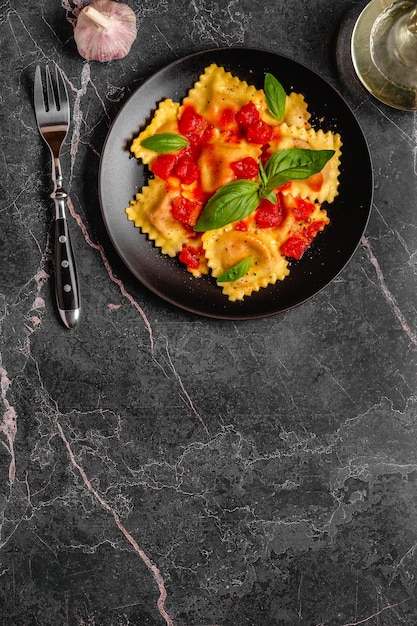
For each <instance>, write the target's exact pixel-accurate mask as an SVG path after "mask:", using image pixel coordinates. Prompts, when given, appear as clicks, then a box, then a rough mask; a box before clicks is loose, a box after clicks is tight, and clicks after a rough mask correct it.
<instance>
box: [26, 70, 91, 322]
mask: <svg viewBox="0 0 417 626" xmlns="http://www.w3.org/2000/svg"><path fill="white" fill-rule="evenodd" d="M45 85H46V88H45V89H44V87H43V81H42V75H41V69H40V67H39V65H38V66H37V67H36V71H35V85H34V104H35V115H36V122H37V124H38V128H39V131H40V134H41V135H42V137H43V139H44V140H45V142H46V143H47V145H48V146H49V148H50V151H51V155H52V182H53V184H54V190H53V192H52V193H51V198H52V199H53V200H54V202H55V235H54V259H55V295H56V301H57V306H58V311H59V315H60V317H61V320H62V321H63V323H64V324H65V326H66V327H67V328H71V329H72V328H75V327H76V325H77V324H78V321H79V317H80V312H81V308H80V293H79V287H78V280H77V272H76V267H75V260H74V255H73V252H72V245H71V240H70V233H69V228H68V222H67V218H66V214H65V199H66V198H67V197H68V194H67V193H66V191H65V190H64V189H63V187H62V170H61V163H60V160H59V156H60V151H61V146H62V144H63V142H64V141H65V138H66V136H67V133H68V129H69V125H70V113H69V103H68V93H67V89H66V87H65V83H64V80H63V78H62V74H61V71H60V70H59V69H58V67H57V66H55V79H54V78H53V76H52V73H51V72H50V70H49V67H48V66H46V67H45ZM44 94H45V96H46V97H45V96H44Z"/></svg>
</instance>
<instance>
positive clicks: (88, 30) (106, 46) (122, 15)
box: [74, 0, 137, 62]
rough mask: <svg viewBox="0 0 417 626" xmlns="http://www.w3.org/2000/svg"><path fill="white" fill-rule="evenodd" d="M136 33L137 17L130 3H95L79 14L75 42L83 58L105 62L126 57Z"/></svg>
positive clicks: (97, 0) (96, 0)
mask: <svg viewBox="0 0 417 626" xmlns="http://www.w3.org/2000/svg"><path fill="white" fill-rule="evenodd" d="M136 33H137V30H136V15H135V13H134V11H133V10H132V9H131V8H130V7H129V6H128V5H127V4H122V3H121V2H113V0H93V2H92V3H91V4H89V5H88V6H86V7H84V8H83V9H82V10H81V11H80V13H79V15H78V19H77V23H76V25H75V28H74V39H75V43H76V44H77V49H78V52H79V53H80V55H81V56H82V57H84V59H87V60H88V61H102V62H104V61H113V60H115V59H122V58H123V57H125V56H126V55H127V54H128V53H129V51H130V48H131V47H132V43H133V42H134V41H135V39H136Z"/></svg>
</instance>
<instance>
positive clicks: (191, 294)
mask: <svg viewBox="0 0 417 626" xmlns="http://www.w3.org/2000/svg"><path fill="white" fill-rule="evenodd" d="M210 63H217V64H218V65H222V66H223V67H224V68H225V69H226V70H228V71H230V72H232V73H233V74H235V75H237V76H238V77H239V78H241V79H243V80H246V81H247V82H249V83H251V84H254V85H256V86H257V87H258V88H262V87H263V81H264V75H265V72H271V73H272V74H274V75H275V76H276V77H277V78H278V80H279V81H280V82H281V83H282V85H283V86H284V88H285V90H286V91H287V92H289V91H295V92H298V93H302V94H304V96H305V98H306V101H307V103H308V105H309V111H310V113H312V124H313V126H316V127H320V128H322V129H323V130H332V131H337V132H339V133H340V134H341V136H342V141H343V147H342V159H341V172H340V187H339V196H338V197H337V198H336V200H335V201H334V202H333V203H332V204H331V205H329V207H328V213H329V217H330V219H331V224H330V225H329V226H327V227H326V229H325V231H324V232H323V233H320V234H319V235H318V236H317V237H316V239H315V241H314V243H313V245H312V247H311V248H310V250H308V251H307V253H305V254H304V256H303V258H302V259H301V260H300V261H297V262H293V263H292V264H291V268H290V269H291V272H290V275H289V276H288V277H287V278H286V279H285V280H284V281H282V282H279V283H277V284H275V285H271V286H269V287H267V288H264V289H261V290H260V291H259V292H257V293H254V294H252V295H251V296H250V297H247V298H245V300H243V301H242V302H230V301H229V300H228V299H227V297H226V296H224V295H223V294H222V292H221V289H220V288H219V287H217V286H216V284H215V282H214V280H213V279H211V278H208V277H203V278H201V279H196V278H194V277H193V276H191V275H190V274H189V273H188V272H187V271H186V269H185V268H184V266H183V265H181V264H180V263H179V262H178V261H177V260H176V259H171V258H170V257H167V256H166V255H163V254H161V252H160V251H159V249H157V248H155V247H154V246H153V244H152V243H151V242H150V241H149V240H148V239H147V237H146V236H145V235H142V234H141V232H140V231H139V229H137V228H135V227H134V225H133V223H132V222H130V221H129V220H128V219H127V217H126V214H125V208H126V207H127V206H128V205H129V202H130V200H131V199H132V198H133V197H134V194H135V193H136V191H137V190H139V189H140V188H141V186H142V185H143V184H145V183H146V179H145V176H144V168H143V167H142V166H141V165H139V164H138V162H137V161H136V159H134V158H130V153H129V147H130V145H131V142H132V139H133V138H134V137H135V136H136V135H137V134H138V133H139V131H140V130H141V129H143V128H144V126H145V125H146V124H147V122H148V121H149V119H150V116H151V114H152V112H153V111H154V109H155V108H156V106H157V105H158V103H159V102H160V101H161V100H163V99H164V98H172V99H173V100H174V101H176V102H180V101H181V100H182V98H183V97H184V96H185V95H186V94H187V92H188V90H189V89H190V88H191V87H192V85H193V84H194V82H195V81H196V80H197V79H198V77H199V76H200V74H201V73H202V72H203V70H204V68H205V67H206V66H207V65H209V64H210ZM99 194H100V202H101V208H102V213H103V218H104V221H105V224H106V227H107V230H108V233H109V235H110V238H111V240H112V242H113V244H114V246H115V248H116V250H117V252H118V254H119V255H120V257H121V258H122V260H123V261H124V263H125V264H126V265H127V267H128V268H129V269H130V271H131V272H132V273H133V274H134V275H135V276H136V278H138V279H139V280H140V281H141V282H142V283H143V284H144V285H146V287H148V288H149V289H150V290H151V291H153V292H154V293H156V294H158V295H159V296H160V297H161V298H163V299H164V300H166V301H168V302H170V303H172V304H174V305H176V306H178V307H180V308H182V309H185V310H187V311H191V312H192V313H196V314H198V315H204V316H207V317H215V318H222V319H250V318H256V317H264V316H268V315H273V314H276V313H279V312H282V311H285V310H287V309H289V308H291V307H294V306H295V305H298V304H300V303H302V302H304V301H305V300H307V299H308V298H311V297H312V296H313V295H315V294H317V293H318V292H319V291H320V290H321V289H322V288H323V287H325V286H326V285H328V284H329V283H330V282H331V281H332V280H333V279H334V278H335V277H336V276H337V275H338V274H339V272H340V271H341V270H342V269H343V267H344V266H345V265H346V263H347V262H348V261H349V259H350V258H351V256H352V254H353V253H354V252H355V250H356V248H357V246H358V244H359V241H360V239H361V236H362V234H363V232H364V230H365V228H366V224H367V222H368V218H369V213H370V209H371V204H372V194H373V175H372V165H371V159H370V155H369V151H368V147H367V143H366V141H365V138H364V136H363V133H362V131H361V129H360V126H359V124H358V122H357V120H356V118H355V116H354V115H353V113H352V111H351V109H350V108H349V107H348V105H347V104H346V102H345V101H344V100H343V99H342V98H341V96H340V95H339V94H338V93H337V92H336V91H335V90H334V89H333V87H331V86H330V85H329V83H327V82H326V81H325V80H324V79H323V78H321V77H320V76H319V75H318V74H316V73H315V72H313V71H312V70H310V69H309V68H307V67H306V66H304V65H301V64H300V63H297V62H296V61H293V60H292V59H289V58H287V57H283V56H281V55H278V54H275V53H273V52H266V51H264V50H259V49H251V48H217V49H215V50H208V51H204V52H199V53H196V54H193V55H190V56H188V57H185V58H182V59H180V60H178V61H175V62H174V63H171V64H170V65H168V66H167V67H165V68H164V69H162V70H160V71H159V72H157V73H156V74H154V75H153V76H152V77H151V78H149V79H148V80H147V81H146V82H145V83H143V84H142V85H141V86H140V87H139V88H138V89H137V90H136V91H135V92H134V93H133V95H132V96H131V97H130V98H129V100H128V101H127V102H126V104H125V105H124V106H123V108H122V109H121V111H120V112H119V114H118V115H117V117H116V119H115V121H114V123H113V125H112V128H111V130H110V132H109V134H108V136H107V139H106V143H105V146H104V150H103V154H102V158H101V164H100V173H99Z"/></svg>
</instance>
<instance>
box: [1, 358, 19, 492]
mask: <svg viewBox="0 0 417 626" xmlns="http://www.w3.org/2000/svg"><path fill="white" fill-rule="evenodd" d="M0 381H1V397H2V400H3V405H4V408H5V411H4V414H3V420H2V422H1V424H0V432H2V433H3V434H4V436H5V437H6V440H7V443H8V449H9V454H10V465H9V483H10V485H13V483H14V479H15V474H16V458H15V453H14V440H15V437H16V430H17V429H16V411H15V409H14V407H13V406H11V404H10V402H9V401H8V399H7V398H6V395H7V391H8V389H9V387H10V380H9V378H8V376H7V372H6V370H5V369H4V368H3V367H0Z"/></svg>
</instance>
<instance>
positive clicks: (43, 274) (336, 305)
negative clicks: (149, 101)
mask: <svg viewBox="0 0 417 626" xmlns="http://www.w3.org/2000/svg"><path fill="white" fill-rule="evenodd" d="M129 4H130V6H131V7H132V8H133V9H134V11H135V13H136V16H137V21H138V38H137V40H136V42H135V44H134V46H133V48H132V51H131V53H130V54H129V56H128V57H126V58H125V59H123V60H121V61H117V62H112V63H109V64H100V63H97V62H91V63H88V62H85V61H84V60H83V59H81V58H80V57H79V55H78V53H77V51H76V48H75V44H74V40H73V34H72V33H73V23H74V20H75V18H76V13H77V9H78V8H79V7H80V6H81V2H80V1H79V2H69V0H62V2H60V1H58V0H47V1H46V2H41V3H38V4H37V5H36V6H33V5H31V4H28V3H24V2H22V1H19V0H17V1H14V0H5V1H4V2H3V3H2V4H1V6H0V41H1V48H0V54H1V64H0V65H1V69H0V72H1V90H0V118H1V123H0V133H1V159H0V171H1V177H0V186H1V201H0V328H1V339H0V380H1V384H0V390H1V403H0V406H1V414H0V415H1V417H0V442H1V445H0V623H1V624H4V625H5V626H6V625H7V626H32V625H38V624H40V625H42V626H58V625H59V626H61V625H62V626H64V625H65V626H110V625H111V626H128V625H129V626H131V625H135V626H158V625H161V626H163V625H164V624H165V625H166V626H173V625H175V626H287V625H288V626H356V625H359V624H361V625H362V624H365V625H366V626H394V625H395V626H400V625H409V626H413V625H415V624H417V602H416V597H415V594H416V576H417V565H416V546H417V498H416V486H417V452H416V444H417V436H416V435H417V432H416V431H417V423H416V416H417V394H416V392H417V384H416V363H417V322H416V303H417V298H416V289H417V279H416V264H417V253H416V251H417V206H416V200H417V185H416V150H417V124H416V116H415V114H414V113H404V112H399V111H395V110H391V109H389V108H388V107H386V106H384V105H382V104H380V103H379V102H377V101H376V100H374V99H372V98H371V97H370V96H368V94H367V93H365V92H364V91H363V90H362V88H361V87H360V86H359V84H358V83H357V81H356V80H355V77H354V76H353V74H352V72H351V67H350V57H349V51H348V46H347V43H348V38H349V25H350V24H351V20H352V19H353V18H354V17H355V16H357V14H358V13H359V11H360V9H361V8H362V7H363V6H364V2H362V1H361V2H352V1H351V0H340V1H339V2H333V1H332V0H313V1H311V2H308V3H306V2H302V1H301V0H294V1H293V2H283V0H275V1H274V2H269V3H264V2H253V1H252V0H229V1H227V2H224V3H221V2H214V1H211V0H192V1H191V2H190V1H189V0H187V1H185V0H174V1H170V2H168V1H167V0H159V1H158V0H157V1H155V2H149V1H148V0H144V1H143V2H140V3H139V2H138V1H137V0H129ZM352 16H353V17H352ZM236 45H245V46H255V47H261V48H265V49H268V50H272V51H275V52H278V53H283V54H286V55H288V56H291V57H293V58H294V59H296V60H298V61H301V62H304V63H306V64H307V65H309V66H310V67H311V68H312V69H314V70H316V71H318V72H319V73H321V74H322V75H323V76H324V77H325V78H327V79H328V80H329V81H330V82H331V84H332V85H333V86H334V87H335V88H336V89H338V90H339V91H340V93H341V94H342V95H343V96H344V97H345V98H346V100H347V102H348V103H349V105H350V106H351V107H352V109H353V110H354V112H355V113H356V115H357V118H358V120H359V122H360V124H361V126H362V128H363V131H364V133H365V136H366V138H367V140H368V142H369V147H370V152H371V155H372V159H373V163H374V171H375V195H374V206H373V210H372V214H371V218H370V221H369V224H368V227H367V229H366V232H365V233H364V236H363V238H362V240H361V242H360V245H359V247H358V250H357V251H356V253H355V255H354V257H353V258H352V260H351V262H350V263H349V265H348V266H347V267H346V268H345V269H344V270H343V272H342V273H341V274H340V275H339V276H338V278H337V279H336V280H335V281H333V283H332V284H331V285H329V286H328V287H327V288H326V289H325V290H324V291H322V292H321V293H320V294H318V295H317V296H316V297H315V298H313V299H311V300H310V301H308V302H307V303H305V304H304V305H302V306H299V307H297V308H295V309H293V310H291V311H288V312H286V313H283V314H280V315H277V316H274V317H272V318H268V319H260V320H256V321H246V322H225V321H220V320H212V319H211V320H210V319H205V318H200V317H196V316H194V315H191V314H188V313H184V312H182V311H180V310H178V309H176V308H174V307H172V306H170V305H168V304H166V303H165V302H164V301H162V300H160V299H158V298H157V297H156V296H155V295H153V294H151V293H149V292H148V291H147V290H146V289H145V288H144V287H142V286H141V285H140V284H139V283H138V281H137V280H136V279H134V277H133V276H132V275H131V274H130V273H129V271H128V270H127V269H126V268H125V267H124V265H123V263H122V262H121V260H120V259H119V257H118V256H117V254H116V252H115V251H114V249H113V248H112V245H111V243H110V240H109V238H108V235H107V233H106V231H105V227H104V225H103V222H102V218H101V214H100V209H99V204H98V199H97V175H98V167H99V161H100V153H101V151H102V148H103V142H104V139H105V136H106V134H107V132H108V130H109V128H110V126H111V123H112V120H113V119H114V117H115V115H116V114H117V112H118V111H119V110H120V108H121V107H122V105H123V103H124V102H125V101H126V99H127V98H128V96H129V94H131V93H132V92H133V91H134V90H135V89H136V88H137V87H138V86H139V85H141V83H142V82H143V81H144V80H145V79H146V78H147V77H148V76H150V75H151V74H152V73H153V72H154V71H156V70H158V69H160V68H162V67H163V66H164V65H165V64H167V63H169V62H171V61H173V60H175V59H177V58H180V57H182V56H184V55H186V54H189V53H191V52H193V51H197V50H203V49H207V48H212V47H219V46H236ZM45 61H49V62H57V63H58V64H59V65H60V66H61V68H62V70H63V72H64V74H65V77H66V79H67V81H68V86H69V90H70V97H71V101H72V118H73V122H72V129H71V133H70V136H69V138H68V143H67V144H66V147H65V150H64V153H63V164H64V169H65V172H66V175H67V188H68V191H69V194H70V201H69V212H70V227H71V232H72V235H73V244H74V248H75V253H76V256H77V259H78V265H79V273H80V279H81V283H82V296H83V316H82V321H81V323H80V325H79V327H78V329H77V330H76V331H75V332H72V333H71V332H68V331H67V330H66V329H64V328H63V327H62V325H61V324H60V322H59V321H58V318H57V315H56V311H55V307H54V300H53V292H52V280H51V232H52V207H51V206H50V201H49V198H48V194H49V193H50V187H49V180H48V170H49V164H48V160H47V154H46V152H45V149H44V146H43V144H42V141H41V138H40V136H39V134H38V131H37V129H36V125H35V119H34V113H33V108H32V81H33V75H34V68H35V65H36V64H37V63H39V62H45ZM354 199H355V181H352V202H354Z"/></svg>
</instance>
